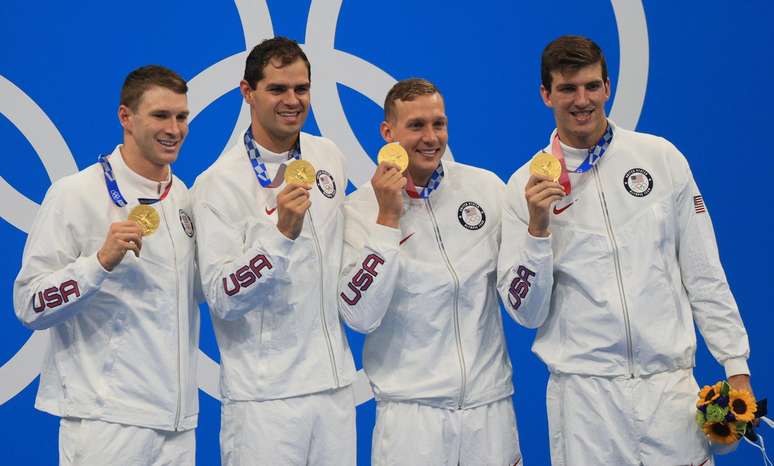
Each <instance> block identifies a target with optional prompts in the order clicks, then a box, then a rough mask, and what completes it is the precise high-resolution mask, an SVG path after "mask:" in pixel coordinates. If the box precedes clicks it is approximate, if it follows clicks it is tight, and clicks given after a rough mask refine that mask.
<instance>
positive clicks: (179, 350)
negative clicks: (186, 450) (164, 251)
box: [159, 205, 183, 431]
mask: <svg viewBox="0 0 774 466" xmlns="http://www.w3.org/2000/svg"><path fill="white" fill-rule="evenodd" d="M159 207H160V209H159V210H161V213H162V215H163V216H164V226H166V227H167V234H168V235H169V242H170V244H172V256H173V257H174V259H175V260H174V263H175V292H176V296H177V299H176V300H175V301H176V302H177V306H176V309H175V316H176V317H177V407H176V408H175V425H174V426H173V427H174V429H175V431H178V430H180V411H181V406H182V404H183V401H182V398H183V382H182V380H181V378H182V375H181V372H182V366H183V363H182V362H181V361H180V358H181V356H182V345H181V344H180V337H181V333H182V332H181V331H180V272H179V270H178V268H177V251H176V250H175V241H174V239H173V238H172V229H171V228H169V222H168V221H167V215H166V212H165V210H164V208H163V207H162V206H161V205H159Z"/></svg>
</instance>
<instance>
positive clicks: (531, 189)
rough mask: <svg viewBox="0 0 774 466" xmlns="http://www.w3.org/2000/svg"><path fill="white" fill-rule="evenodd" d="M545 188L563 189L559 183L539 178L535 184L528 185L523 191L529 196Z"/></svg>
mask: <svg viewBox="0 0 774 466" xmlns="http://www.w3.org/2000/svg"><path fill="white" fill-rule="evenodd" d="M545 189H560V190H562V191H564V187H563V186H562V185H561V184H559V183H555V182H553V181H546V180H541V181H539V182H538V183H536V184H535V185H533V186H531V187H529V188H528V189H526V190H525V191H524V192H525V194H526V195H527V196H530V195H534V194H537V193H539V192H540V191H543V190H545Z"/></svg>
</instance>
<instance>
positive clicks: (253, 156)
mask: <svg viewBox="0 0 774 466" xmlns="http://www.w3.org/2000/svg"><path fill="white" fill-rule="evenodd" d="M244 141H245V149H247V156H248V157H249V158H250V163H251V164H252V165H253V171H254V172H255V177H256V178H258V182H259V183H260V184H261V186H263V187H264V188H276V187H277V186H279V185H281V184H282V182H283V181H284V177H285V164H284V163H283V164H282V165H280V167H279V170H277V174H276V175H275V176H274V179H273V180H271V179H269V172H268V170H267V169H266V164H264V163H263V160H261V152H260V151H259V150H258V144H257V143H256V142H255V139H253V134H252V132H251V131H250V128H247V131H245V137H244ZM291 158H293V159H298V160H300V159H301V135H299V136H298V140H297V141H296V144H295V146H293V148H292V149H291V152H290V157H288V159H291Z"/></svg>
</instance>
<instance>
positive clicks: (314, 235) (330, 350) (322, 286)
mask: <svg viewBox="0 0 774 466" xmlns="http://www.w3.org/2000/svg"><path fill="white" fill-rule="evenodd" d="M307 212H308V213H309V224H310V225H311V227H312V238H313V239H314V247H315V250H316V251H317V258H318V259H319V260H320V319H321V321H322V328H323V335H324V336H325V343H326V344H327V345H328V357H330V359H331V370H332V371H333V380H335V381H336V387H340V386H341V382H340V381H339V371H338V369H337V368H336V358H334V357H333V345H332V344H331V335H330V333H329V332H328V323H327V322H326V321H325V297H324V291H323V290H324V289H325V282H323V269H324V268H325V267H324V263H323V255H322V249H321V248H320V240H318V239H317V230H316V229H315V227H314V220H313V219H312V211H311V210H309V211H307Z"/></svg>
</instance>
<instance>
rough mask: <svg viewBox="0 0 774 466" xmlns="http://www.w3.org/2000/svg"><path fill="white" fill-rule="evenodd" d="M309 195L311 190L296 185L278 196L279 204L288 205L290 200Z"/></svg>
mask: <svg viewBox="0 0 774 466" xmlns="http://www.w3.org/2000/svg"><path fill="white" fill-rule="evenodd" d="M307 197H309V191H307V190H306V189H304V188H303V187H302V186H295V187H294V188H293V189H292V190H290V191H288V192H287V193H285V194H284V195H281V196H277V204H278V205H286V204H287V203H288V202H293V201H295V200H296V199H303V198H307Z"/></svg>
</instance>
